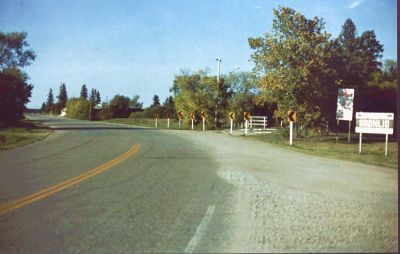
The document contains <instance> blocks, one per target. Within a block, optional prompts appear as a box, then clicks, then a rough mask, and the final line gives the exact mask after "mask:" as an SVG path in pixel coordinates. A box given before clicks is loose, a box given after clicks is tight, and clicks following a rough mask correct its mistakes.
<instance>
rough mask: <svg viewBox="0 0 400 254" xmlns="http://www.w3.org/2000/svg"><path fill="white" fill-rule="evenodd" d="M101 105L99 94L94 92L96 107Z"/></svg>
mask: <svg viewBox="0 0 400 254" xmlns="http://www.w3.org/2000/svg"><path fill="white" fill-rule="evenodd" d="M100 103H101V97H100V92H99V91H96V105H97V104H100Z"/></svg>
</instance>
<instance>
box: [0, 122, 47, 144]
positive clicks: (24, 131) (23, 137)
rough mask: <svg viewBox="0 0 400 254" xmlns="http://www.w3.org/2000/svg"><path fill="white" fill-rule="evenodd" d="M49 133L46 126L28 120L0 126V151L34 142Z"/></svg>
mask: <svg viewBox="0 0 400 254" xmlns="http://www.w3.org/2000/svg"><path fill="white" fill-rule="evenodd" d="M50 133H51V131H50V130H49V128H48V127H47V126H44V125H41V124H39V123H36V122H33V121H28V120H21V121H19V122H18V123H14V124H8V125H3V126H0V151H1V150H8V149H13V148H16V147H20V146H25V145H28V144H31V143H35V142H37V141H40V140H42V139H44V138H46V137H47V136H49V135H50Z"/></svg>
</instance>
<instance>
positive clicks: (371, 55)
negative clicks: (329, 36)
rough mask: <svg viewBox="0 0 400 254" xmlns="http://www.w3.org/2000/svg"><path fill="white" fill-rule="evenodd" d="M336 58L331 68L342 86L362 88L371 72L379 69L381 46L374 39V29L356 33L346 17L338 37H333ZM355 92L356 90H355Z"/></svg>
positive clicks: (354, 26)
mask: <svg viewBox="0 0 400 254" xmlns="http://www.w3.org/2000/svg"><path fill="white" fill-rule="evenodd" d="M334 45H335V48H336V52H335V53H336V56H334V57H336V58H338V60H337V61H336V62H334V66H333V68H335V70H336V71H337V73H338V76H339V78H340V80H341V82H340V83H341V84H340V85H341V86H342V87H348V88H355V89H356V90H359V89H361V90H363V89H365V88H366V87H367V83H368V81H369V80H371V78H372V73H374V72H376V71H379V68H380V66H381V63H380V62H379V61H378V59H379V58H381V57H382V55H381V53H382V52H383V46H382V45H381V44H380V43H379V41H378V40H377V39H376V36H375V33H374V31H365V32H363V33H362V35H361V36H358V35H357V28H356V25H355V24H354V23H353V21H352V20H351V19H347V20H346V21H345V23H344V24H343V26H342V31H341V33H340V34H339V37H338V38H337V39H335V41H334ZM356 92H357V91H356Z"/></svg>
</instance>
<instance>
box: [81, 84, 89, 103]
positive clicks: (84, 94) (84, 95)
mask: <svg viewBox="0 0 400 254" xmlns="http://www.w3.org/2000/svg"><path fill="white" fill-rule="evenodd" d="M80 98H81V99H84V100H87V98H88V90H87V88H86V84H83V85H82V87H81V97H80Z"/></svg>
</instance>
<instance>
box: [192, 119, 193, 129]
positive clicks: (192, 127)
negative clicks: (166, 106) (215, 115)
mask: <svg viewBox="0 0 400 254" xmlns="http://www.w3.org/2000/svg"><path fill="white" fill-rule="evenodd" d="M192 130H193V118H192Z"/></svg>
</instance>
